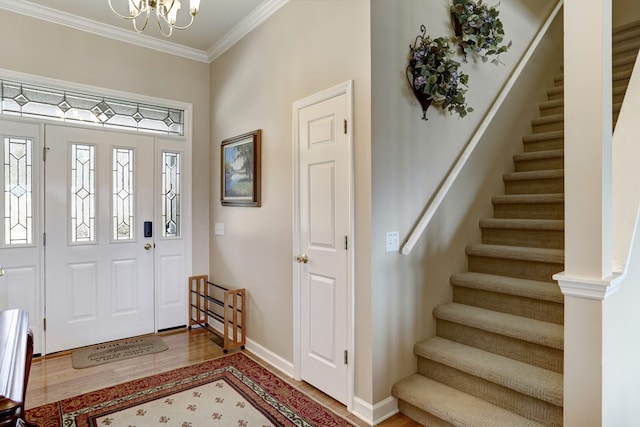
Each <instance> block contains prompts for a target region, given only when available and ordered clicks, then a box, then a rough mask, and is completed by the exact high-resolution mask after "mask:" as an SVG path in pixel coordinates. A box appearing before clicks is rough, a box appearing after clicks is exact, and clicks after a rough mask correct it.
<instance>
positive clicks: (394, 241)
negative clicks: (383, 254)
mask: <svg viewBox="0 0 640 427" xmlns="http://www.w3.org/2000/svg"><path fill="white" fill-rule="evenodd" d="M386 248H387V252H397V251H399V250H400V232H398V231H388V232H387V243H386Z"/></svg>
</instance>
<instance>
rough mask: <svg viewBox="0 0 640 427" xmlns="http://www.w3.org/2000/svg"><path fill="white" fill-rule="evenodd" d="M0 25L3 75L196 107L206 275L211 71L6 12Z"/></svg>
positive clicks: (197, 219) (197, 203) (200, 242)
mask: <svg viewBox="0 0 640 427" xmlns="http://www.w3.org/2000/svg"><path fill="white" fill-rule="evenodd" d="M0 22H1V23H2V24H1V25H0V40H3V42H2V43H0V69H6V70H11V71H18V72H22V73H29V74H33V75H37V76H43V77H47V78H53V79H58V80H63V81H67V82H72V83H80V84H83V85H91V86H95V87H96V88H106V89H111V90H117V91H124V92H130V93H131V97H132V98H133V99H135V97H136V95H144V96H150V97H158V98H163V99H167V100H175V101H181V102H187V103H191V104H192V105H193V169H192V178H193V183H194V187H193V230H194V233H193V250H192V252H193V270H194V272H195V273H199V274H202V273H206V272H207V270H208V265H209V258H208V251H209V236H208V228H209V204H208V200H209V188H208V183H209V181H208V180H209V173H208V171H209V162H208V156H209V103H208V100H209V96H208V87H209V80H208V69H209V66H208V65H207V64H204V63H200V62H195V61H190V60H186V59H182V58H177V57H175V56H172V55H167V54H163V53H160V52H157V51H153V50H149V49H145V48H141V47H137V46H133V45H130V44H127V43H122V42H118V41H115V40H111V39H106V38H103V37H99V36H95V35H93V34H88V33H85V32H81V31H77V30H73V29H70V28H67V27H64V26H60V25H55V24H51V23H48V22H45V21H40V20H36V19H32V18H28V17H25V16H23V15H18V14H14V13H10V12H7V11H4V10H0ZM185 286H186V283H185Z"/></svg>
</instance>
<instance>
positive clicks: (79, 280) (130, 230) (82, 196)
mask: <svg viewBox="0 0 640 427" xmlns="http://www.w3.org/2000/svg"><path fill="white" fill-rule="evenodd" d="M46 145H47V157H46V162H45V175H46V177H45V178H46V179H45V182H46V196H45V204H46V211H45V215H46V216H45V231H46V244H45V256H46V260H47V262H46V291H45V299H46V320H47V324H46V327H47V329H46V336H47V340H46V351H47V353H52V352H56V351H60V350H66V349H70V348H76V347H81V346H86V345H91V344H96V343H100V342H106V341H110V340H115V339H120V338H125V337H131V336H136V335H141V334H147V333H152V332H154V329H155V324H154V306H155V295H154V242H153V237H145V236H144V222H145V221H153V218H154V211H153V209H154V197H153V195H154V190H153V189H154V178H153V177H154V167H153V166H154V138H153V137H151V136H144V135H137V134H129V133H119V132H111V131H105V130H93V129H81V128H69V127H63V126H49V125H48V126H46Z"/></svg>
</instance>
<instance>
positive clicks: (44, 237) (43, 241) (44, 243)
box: [42, 233, 47, 246]
mask: <svg viewBox="0 0 640 427" xmlns="http://www.w3.org/2000/svg"><path fill="white" fill-rule="evenodd" d="M42 246H47V233H42Z"/></svg>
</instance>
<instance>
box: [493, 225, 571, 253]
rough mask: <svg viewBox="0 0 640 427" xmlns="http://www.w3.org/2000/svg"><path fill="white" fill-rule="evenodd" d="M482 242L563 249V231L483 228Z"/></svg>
mask: <svg viewBox="0 0 640 427" xmlns="http://www.w3.org/2000/svg"><path fill="white" fill-rule="evenodd" d="M482 243H485V244H490V245H507V246H524V247H529V248H547V249H564V231H562V230H523V229H509V228H483V229H482Z"/></svg>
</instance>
